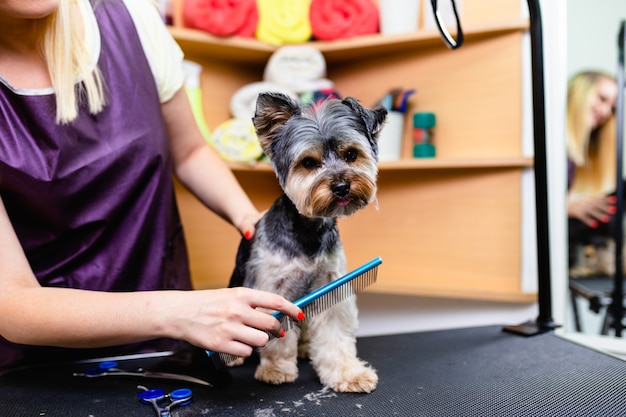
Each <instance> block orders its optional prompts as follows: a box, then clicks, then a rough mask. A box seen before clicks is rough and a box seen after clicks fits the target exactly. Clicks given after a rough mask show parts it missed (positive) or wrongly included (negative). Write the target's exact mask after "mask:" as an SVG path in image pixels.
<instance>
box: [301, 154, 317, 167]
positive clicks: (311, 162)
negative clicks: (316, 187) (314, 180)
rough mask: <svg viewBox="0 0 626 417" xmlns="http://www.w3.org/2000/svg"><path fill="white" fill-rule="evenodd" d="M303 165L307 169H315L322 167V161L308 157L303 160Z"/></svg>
mask: <svg viewBox="0 0 626 417" xmlns="http://www.w3.org/2000/svg"><path fill="white" fill-rule="evenodd" d="M302 166H303V167H304V168H305V169H315V168H319V167H320V163H319V162H318V161H317V160H316V159H313V158H311V157H307V158H304V159H303V160H302Z"/></svg>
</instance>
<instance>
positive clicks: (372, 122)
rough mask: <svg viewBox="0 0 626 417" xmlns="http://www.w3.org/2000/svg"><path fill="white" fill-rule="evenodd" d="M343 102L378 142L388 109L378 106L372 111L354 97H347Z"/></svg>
mask: <svg viewBox="0 0 626 417" xmlns="http://www.w3.org/2000/svg"><path fill="white" fill-rule="evenodd" d="M341 102H342V103H343V104H345V105H346V106H348V107H350V109H352V111H353V112H354V113H356V114H357V115H358V116H359V117H360V118H361V119H362V120H363V122H364V123H365V126H366V127H367V130H368V131H369V132H370V133H371V135H372V139H374V140H376V138H377V137H378V133H379V132H380V130H381V129H382V127H383V123H384V122H385V119H386V118H387V109H385V108H384V107H383V106H377V107H375V108H373V109H372V110H370V109H368V108H366V107H363V106H361V104H360V103H359V102H358V100H357V99H355V98H353V97H346V98H345V99H343V100H342V101H341Z"/></svg>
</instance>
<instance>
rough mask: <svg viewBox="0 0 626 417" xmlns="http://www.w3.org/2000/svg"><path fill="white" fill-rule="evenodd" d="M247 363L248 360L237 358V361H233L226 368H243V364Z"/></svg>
mask: <svg viewBox="0 0 626 417" xmlns="http://www.w3.org/2000/svg"><path fill="white" fill-rule="evenodd" d="M245 361H246V358H237V359H233V360H232V361H230V362H228V363H226V366H227V367H229V368H232V367H235V366H241V365H243V363H244V362H245Z"/></svg>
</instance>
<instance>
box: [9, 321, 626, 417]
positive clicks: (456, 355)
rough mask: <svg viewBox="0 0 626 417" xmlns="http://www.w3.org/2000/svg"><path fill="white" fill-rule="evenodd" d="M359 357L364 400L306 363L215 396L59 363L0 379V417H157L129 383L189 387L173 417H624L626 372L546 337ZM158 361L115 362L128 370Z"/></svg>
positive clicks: (494, 334) (221, 379)
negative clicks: (275, 378) (371, 379)
mask: <svg viewBox="0 0 626 417" xmlns="http://www.w3.org/2000/svg"><path fill="white" fill-rule="evenodd" d="M358 349H359V356H360V357H361V358H362V359H364V360H366V361H368V362H370V363H371V364H372V365H373V366H374V367H375V368H376V369H377V370H378V374H379V377H380V381H379V385H378V388H377V389H376V390H375V391H374V392H372V393H370V394H339V393H334V392H332V391H328V390H324V389H323V387H322V386H321V385H320V383H319V381H318V380H317V377H316V375H315V373H314V371H313V370H312V368H311V366H310V365H309V364H308V362H306V361H301V363H300V376H299V378H298V380H297V381H296V382H295V383H293V384H285V385H281V386H270V385H266V384H263V383H260V382H257V381H256V380H254V377H253V374H254V368H255V365H256V363H255V360H254V358H252V359H250V360H249V361H248V362H247V363H246V364H245V365H243V366H241V367H238V368H232V369H229V370H228V371H225V370H222V371H221V373H220V372H218V373H215V374H214V375H212V376H211V377H212V378H214V380H215V382H216V385H215V386H214V387H213V388H210V387H206V386H202V385H195V384H189V383H182V382H175V381H165V380H153V379H146V378H133V377H102V378H100V379H97V378H94V379H85V378H82V377H75V376H72V374H73V372H80V371H82V370H84V369H85V368H87V367H88V366H92V365H87V364H65V365H54V366H47V367H37V368H30V369H24V370H20V371H15V372H12V373H7V374H5V375H3V376H2V377H0V410H1V414H2V416H4V417H7V416H20V417H21V416H45V417H57V416H62V417H67V416H72V417H74V416H76V417H78V416H85V417H87V416H94V417H106V416H112V417H120V416H123V417H133V416H142V417H143V416H155V415H156V413H155V411H154V410H153V409H152V408H151V407H150V406H149V405H145V404H141V403H140V402H139V400H137V399H136V394H137V393H138V392H139V391H138V390H137V385H143V386H146V387H148V388H151V389H152V388H162V389H164V390H166V392H167V390H174V389H177V388H181V387H187V388H190V389H192V391H193V402H192V403H191V404H189V405H187V406H185V407H181V408H174V409H173V410H172V416H179V417H182V416H220V417H221V416H233V417H242V416H251V417H272V416H290V415H293V416H316V417H318V416H341V417H347V416H368V417H369V416H384V417H389V416H428V417H436V416H445V417H450V416H455V417H456V416H481V417H484V416H507V417H513V416H523V417H527V416H564V415H567V416H594V417H599V416H623V415H625V414H624V413H625V410H626V362H624V361H622V360H620V359H617V358H614V357H612V356H609V355H605V354H603V353H599V352H597V351H594V350H591V349H588V348H585V347H582V346H579V345H576V344H574V343H571V342H569V341H566V340H563V339H561V338H559V337H557V336H555V335H553V334H552V333H545V334H542V335H538V336H535V337H530V338H526V337H520V336H518V335H514V334H510V333H507V332H503V331H502V328H501V327H497V326H488V327H477V328H465V329H458V330H445V331H434V332H424V333H411V334H400V335H391V336H376V337H365V338H361V339H359V341H358ZM159 360H161V361H162V360H163V358H160V359H159V358H151V359H133V360H121V361H118V362H119V367H120V368H125V369H133V368H137V367H148V366H150V365H151V363H150V362H154V361H159ZM202 366H204V365H202ZM196 369H197V368H196Z"/></svg>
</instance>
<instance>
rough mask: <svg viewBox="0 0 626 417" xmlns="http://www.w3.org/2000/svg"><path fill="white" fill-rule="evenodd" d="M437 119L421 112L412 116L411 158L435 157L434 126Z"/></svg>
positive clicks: (432, 115) (430, 114)
mask: <svg viewBox="0 0 626 417" xmlns="http://www.w3.org/2000/svg"><path fill="white" fill-rule="evenodd" d="M436 124H437V118H436V117H435V114H434V113H430V112H421V113H415V114H413V157H414V158H433V157H434V156H435V155H436V153H437V152H436V149H435V145H434V144H433V140H434V136H435V125H436Z"/></svg>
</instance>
